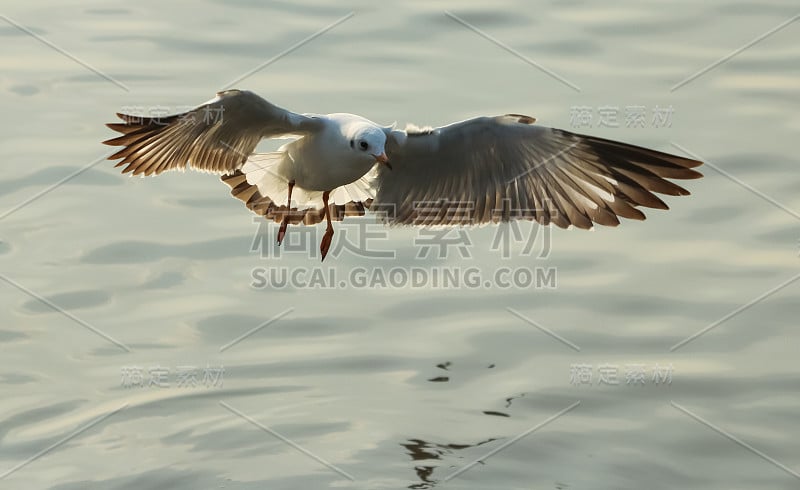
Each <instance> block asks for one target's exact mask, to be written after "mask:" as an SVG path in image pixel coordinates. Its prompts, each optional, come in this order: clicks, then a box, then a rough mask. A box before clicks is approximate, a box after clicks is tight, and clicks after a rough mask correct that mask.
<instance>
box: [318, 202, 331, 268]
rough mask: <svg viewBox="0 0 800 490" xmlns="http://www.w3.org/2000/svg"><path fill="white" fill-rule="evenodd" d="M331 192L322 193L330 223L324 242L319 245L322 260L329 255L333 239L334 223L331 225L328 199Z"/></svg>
mask: <svg viewBox="0 0 800 490" xmlns="http://www.w3.org/2000/svg"><path fill="white" fill-rule="evenodd" d="M330 194H331V193H330V191H325V192H323V193H322V202H323V204H324V206H325V219H326V220H327V222H328V228H327V229H326V230H325V235H323V237H322V242H321V243H320V244H319V251H320V253H321V254H322V260H325V256H326V255H328V249H329V248H331V240H332V239H333V223H331V208H330V207H329V206H328V198H329V197H330Z"/></svg>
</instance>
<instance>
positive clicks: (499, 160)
mask: <svg viewBox="0 0 800 490" xmlns="http://www.w3.org/2000/svg"><path fill="white" fill-rule="evenodd" d="M117 116H118V117H119V118H120V119H121V120H122V121H123V122H122V123H109V124H107V126H108V127H109V128H111V129H113V130H114V131H117V132H119V133H121V134H122V135H121V136H118V137H115V138H112V139H109V140H107V141H104V142H103V143H105V144H107V145H112V146H122V147H123V148H122V149H121V150H119V151H117V152H116V153H114V154H113V155H111V156H109V157H108V159H109V160H119V159H122V160H121V161H119V162H118V163H117V164H116V167H120V166H124V168H123V169H122V173H123V174H124V173H130V174H132V175H140V176H149V175H158V174H160V173H162V172H166V171H170V170H181V171H182V170H185V169H187V168H189V169H193V170H199V171H202V172H207V173H213V174H217V175H220V176H221V179H222V181H223V182H225V183H226V184H227V185H229V186H230V187H231V189H232V190H231V194H232V195H233V196H234V197H236V198H238V199H240V200H241V201H243V202H244V203H245V204H246V206H247V207H248V208H249V209H250V210H252V211H253V212H255V213H256V214H258V215H260V216H263V217H265V218H266V219H269V220H273V221H275V222H276V223H280V227H279V229H278V235H277V242H278V244H280V243H281V242H283V240H284V237H285V236H286V231H287V227H288V225H289V224H290V223H291V224H305V225H315V224H317V223H319V222H321V221H322V220H323V219H324V220H325V221H326V223H327V228H326V231H325V234H324V236H323V238H322V241H321V243H320V253H321V257H322V260H324V259H325V257H326V256H327V254H328V250H329V248H330V245H331V240H332V238H333V233H334V231H333V230H334V229H333V224H332V221H340V220H342V219H344V218H345V217H347V216H363V215H364V214H365V212H366V210H370V211H376V212H378V213H380V215H381V216H383V220H384V222H386V223H389V224H396V225H417V226H466V225H478V224H482V223H497V222H502V221H508V220H513V219H523V220H535V221H536V222H538V223H540V224H542V225H549V224H554V225H556V226H558V227H561V228H567V227H570V226H573V227H575V228H580V229H590V228H592V227H593V225H594V224H595V223H597V224H599V225H604V226H616V225H618V224H619V222H620V221H619V218H620V217H622V218H628V219H634V220H643V219H645V215H644V213H643V212H642V211H641V210H640V209H639V207H647V208H656V209H669V208H668V207H667V205H666V203H664V201H662V200H661V199H659V197H657V196H656V193H658V194H666V195H672V196H683V195H688V194H689V192H688V191H687V190H686V189H684V188H683V187H680V186H678V185H676V184H674V183H673V182H671V181H670V180H668V179H696V178H700V177H702V174H701V173H699V172H698V171H696V170H694V168H695V167H698V166H700V165H702V162H700V161H697V160H692V159H688V158H683V157H680V156H676V155H671V154H668V153H663V152H660V151H656V150H650V149H647V148H642V147H640V146H634V145H630V144H626V143H621V142H618V141H612V140H608V139H603V138H598V137H595V136H588V135H581V134H575V133H571V132H568V131H565V130H562V129H556V128H548V127H545V126H540V125H537V124H535V122H536V120H535V119H534V118H533V117H530V116H524V115H520V114H505V115H501V116H494V117H476V118H472V119H467V120H464V121H460V122H456V123H453V124H449V125H447V126H442V127H438V128H433V127H418V126H414V125H408V126H407V127H406V129H404V130H400V129H397V128H396V125H395V124H392V125H390V126H381V125H379V124H376V123H374V122H372V121H370V120H368V119H365V118H363V117H361V116H358V115H355V114H346V113H337V114H327V115H321V114H298V113H294V112H291V111H288V110H286V109H282V108H280V107H278V106H276V105H273V104H272V103H270V102H268V101H267V100H265V99H263V98H262V97H260V96H258V95H257V94H255V93H253V92H251V91H247V90H237V89H233V90H225V91H223V92H219V93H217V94H216V97H214V98H213V99H211V100H209V101H208V102H206V103H204V104H201V105H199V106H197V107H196V108H194V109H192V110H190V111H187V112H184V113H181V114H174V115H170V116H164V117H143V116H136V115H129V114H119V113H118V114H117ZM264 138H285V139H289V140H290V141H289V142H288V143H286V144H284V145H283V146H281V147H280V148H279V149H278V150H277V151H274V152H269V153H255V150H256V146H257V145H258V143H259V142H260V141H261V140H262V139H264Z"/></svg>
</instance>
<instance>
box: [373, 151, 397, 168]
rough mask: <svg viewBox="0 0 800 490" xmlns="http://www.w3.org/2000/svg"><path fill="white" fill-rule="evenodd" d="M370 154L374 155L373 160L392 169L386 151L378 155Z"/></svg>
mask: <svg viewBox="0 0 800 490" xmlns="http://www.w3.org/2000/svg"><path fill="white" fill-rule="evenodd" d="M372 156H374V157H375V161H377V162H380V163H382V164H384V165H386V166H387V167H389V170H392V164H391V163H389V157H387V156H386V152H383V153H381V154H380V155H372Z"/></svg>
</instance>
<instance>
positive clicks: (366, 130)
mask: <svg viewBox="0 0 800 490" xmlns="http://www.w3.org/2000/svg"><path fill="white" fill-rule="evenodd" d="M349 144H350V149H351V151H353V152H354V153H355V154H356V155H357V158H359V159H365V160H369V161H370V162H380V163H382V164H384V165H386V166H387V167H389V168H392V166H391V165H390V164H389V157H387V156H386V133H384V131H383V128H381V127H379V126H374V125H372V124H365V125H359V126H357V127H356V128H354V131H353V132H352V133H351V135H350V141H349Z"/></svg>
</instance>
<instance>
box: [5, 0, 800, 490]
mask: <svg viewBox="0 0 800 490" xmlns="http://www.w3.org/2000/svg"><path fill="white" fill-rule="evenodd" d="M445 11H448V12H451V13H452V14H453V16H455V17H452V16H448V15H446V14H445ZM351 12H353V13H354V15H352V16H350V17H346V16H347V15H348V14H349V13H351ZM798 13H800V9H799V8H798V5H797V3H796V2H793V1H781V0H769V1H766V2H754V1H753V2H749V3H748V2H722V1H716V2H703V5H700V4H699V3H698V2H650V3H648V4H641V3H639V2H633V1H632V0H621V1H613V2H603V3H602V5H601V4H600V3H596V2H594V3H593V2H588V1H580V0H573V1H569V2H556V1H552V2H529V3H524V2H521V1H520V2H513V1H507V2H501V3H496V4H495V6H493V7H488V6H486V7H478V6H476V5H475V4H471V3H468V2H464V3H456V2H442V3H428V2H414V3H408V4H403V5H389V4H386V5H375V4H373V3H370V2H355V3H352V4H348V5H344V4H339V5H333V4H327V3H324V2H304V3H303V4H302V5H301V4H296V3H294V2H273V3H266V2H265V3H263V4H262V2H255V1H247V0H240V1H236V2H221V1H220V2H195V3H189V2H180V3H179V2H149V1H146V2H139V3H131V2H124V3H123V2H118V3H116V4H111V3H109V2H99V1H96V2H94V5H90V2H82V3H81V4H80V6H79V5H78V4H75V5H68V4H67V3H62V2H38V3H37V2H24V3H23V2H19V3H13V4H12V3H11V2H6V3H5V4H4V5H3V7H2V9H0V14H2V15H3V16H4V17H2V18H0V39H1V40H2V44H3V46H4V48H3V50H2V53H0V65H1V66H2V67H3V70H2V72H0V92H2V99H3V104H2V107H3V110H2V117H0V129H1V130H2V134H3V138H2V139H0V152H2V155H3V169H4V171H3V173H2V176H0V222H1V223H2V224H1V225H0V226H2V227H1V228H0V274H2V275H1V276H0V279H2V281H0V282H1V283H0V291H2V295H0V302H1V303H2V322H0V349H2V350H1V351H0V352H2V357H1V359H2V362H1V363H0V393H2V398H0V399H1V400H2V402H1V403H0V476H1V478H0V487H2V488H13V489H22V488H24V489H58V490H67V489H136V490H142V489H150V488H153V489H161V488H169V489H220V488H225V489H250V488H270V489H273V488H274V489H295V488H296V489H310V488H344V489H346V488H354V489H383V488H387V489H389V488H442V489H445V488H464V489H487V488H497V489H531V488H537V489H540V488H541V489H548V488H549V489H554V488H559V489H583V488H585V489H629V488H630V489H638V488H649V489H661V488H663V489H674V488H704V489H726V490H727V489H749V488H759V489H764V488H797V487H798V486H800V476H798V473H797V472H800V458H798V455H799V454H800V442H798V441H800V437H798V436H800V423H798V413H800V396H798V389H800V381H798V376H797V371H798V368H797V362H796V352H797V345H798V342H800V338H798V331H797V328H796V326H797V324H796V318H797V315H798V312H800V307H799V306H798V301H797V299H798V297H800V289H798V288H800V285H798V283H797V282H789V281H791V280H792V279H796V278H797V274H798V272H800V264H798V254H799V253H800V227H798V222H797V220H798V219H800V215H798V211H800V197H798V193H797V189H798V186H800V177H799V176H798V172H797V167H798V163H799V162H800V160H799V159H798V156H797V148H796V145H797V141H798V137H800V103H798V101H800V43H799V42H798V39H800V21H798V22H790V23H789V24H787V25H783V26H782V27H781V28H780V29H778V30H777V31H775V32H772V33H770V31H772V30H773V29H775V28H776V27H779V26H781V25H782V24H784V23H786V22H789V21H790V20H791V19H793V16H795V15H797V14H798ZM459 19H460V20H462V21H464V22H466V23H468V24H469V25H471V26H474V27H475V28H476V29H478V30H480V33H479V32H475V31H474V30H472V29H470V28H469V27H468V26H465V25H464V24H463V23H460V22H459ZM794 19H795V20H797V19H796V18H794ZM339 20H341V22H340V23H339V24H338V25H336V26H334V27H332V28H331V29H329V30H328V31H327V32H325V33H324V34H321V35H320V36H318V37H316V38H314V39H311V40H308V42H306V43H305V44H303V45H301V46H296V45H297V43H299V42H301V41H303V40H304V39H306V38H307V37H309V36H311V35H313V34H315V33H317V32H319V31H320V30H322V29H324V28H326V27H330V26H331V25H332V24H333V23H335V22H337V21H339ZM13 23H17V24H19V25H20V26H22V27H24V28H25V29H28V30H29V31H30V32H24V31H23V30H22V29H20V28H18V27H16V26H15V25H13ZM481 33H484V34H486V35H488V36H491V37H493V38H494V39H496V40H497V41H498V42H499V43H501V44H502V46H498V45H497V44H495V43H493V42H492V41H491V40H490V39H487V38H486V37H484V36H482V35H481ZM768 33H770V34H768ZM766 34H768V35H767V36H766V37H765V38H763V39H762V40H760V41H759V42H757V43H755V44H753V45H749V44H751V41H753V40H755V39H756V38H759V37H760V36H762V35H766ZM37 36H38V37H37ZM43 40H44V41H46V42H47V43H50V45H48V44H46V43H45V42H44V41H43ZM748 45H749V46H748ZM745 46H747V47H745ZM292 47H295V48H296V49H294V50H291V49H290V48H292ZM743 47H745V49H743V50H740V48H743ZM506 48H508V49H506ZM287 51H288V52H287ZM731 54H733V56H732V57H729V58H728V59H725V60H724V62H722V63H721V64H718V65H713V66H710V65H712V64H713V63H714V62H716V61H718V60H721V59H723V57H728V55H731ZM276 57H277V58H276ZM709 66H710V69H708V70H707V71H705V72H703V73H702V74H700V75H699V76H697V77H694V78H691V79H690V80H688V81H686V80H687V79H689V78H690V77H692V76H693V75H694V74H696V73H698V72H700V71H701V70H703V69H704V68H706V67H709ZM258 68H260V69H258ZM540 68H541V69H540ZM254 70H255V71H254ZM544 70H547V71H549V72H551V73H552V75H553V76H551V75H550V74H548V73H547V72H546V71H544ZM95 71H97V72H99V73H96V72H95ZM250 72H252V73H251V74H250V75H249V76H246V77H244V78H243V79H242V80H239V81H237V82H236V84H235V86H236V87H238V88H247V89H251V90H254V91H256V92H258V93H259V94H261V95H263V96H264V97H266V98H267V99H269V100H271V101H272V102H274V103H276V104H279V105H281V106H284V107H288V108H290V109H293V110H296V111H299V112H318V113H327V112H342V111H343V112H353V113H357V114H362V115H364V116H366V117H368V118H370V119H373V120H375V121H378V122H381V123H386V124H389V123H391V122H393V121H397V122H398V123H399V124H401V125H404V124H405V123H406V122H414V123H417V124H431V125H440V124H445V123H448V122H451V121H455V120H459V119H463V118H467V117H472V116H476V115H482V114H503V113H507V112H514V113H522V114H530V115H532V116H535V117H537V118H538V121H539V123H540V124H543V125H546V126H555V127H561V128H564V129H568V130H569V129H572V130H574V131H579V132H584V133H591V134H595V135H599V136H603V137H607V138H613V139H618V140H623V141H627V142H631V143H635V144H640V145H644V146H649V147H652V148H656V149H660V150H663V151H669V152H673V153H677V154H684V153H683V150H682V149H685V150H686V151H689V152H691V153H692V154H693V155H695V156H696V157H698V158H701V159H703V160H705V161H707V162H709V165H706V166H704V167H703V168H702V169H701V170H702V171H703V173H704V174H705V178H703V179H701V180H696V181H690V182H686V183H684V184H685V186H686V187H687V189H689V190H690V191H691V192H692V196H690V197H680V198H677V197H670V198H668V199H667V202H668V204H669V205H670V207H671V208H672V209H671V210H670V211H668V212H664V211H657V210H650V211H648V212H647V214H648V219H647V221H644V222H633V221H626V222H624V223H623V224H622V225H621V226H619V227H618V228H597V229H595V230H594V231H592V232H584V231H580V230H558V229H556V230H552V231H551V232H547V233H546V232H545V231H543V229H541V228H539V227H535V226H532V225H531V224H530V223H524V224H521V225H520V226H519V228H514V229H511V228H503V227H498V226H494V225H492V226H486V227H481V228H478V229H474V230H470V231H468V232H467V234H466V235H463V236H462V235H458V234H457V233H456V234H452V235H448V236H447V237H444V238H443V237H441V236H440V237H438V238H435V237H434V239H433V240H434V242H435V243H436V244H437V245H436V246H433V247H430V246H427V248H426V245H425V243H428V244H430V243H433V242H431V240H432V239H431V238H430V237H427V236H425V235H423V234H422V233H423V232H419V231H418V230H413V229H403V228H391V229H387V230H384V229H383V228H376V227H375V226H374V225H369V223H367V225H369V226H370V227H369V230H370V231H371V232H373V233H375V234H377V238H375V239H373V240H372V241H370V242H369V243H370V245H369V247H367V248H368V249H369V250H368V251H371V252H374V251H376V250H377V251H383V252H389V254H390V255H391V254H392V253H393V254H394V255H393V256H390V257H388V258H375V257H371V256H365V255H367V254H366V253H364V252H361V253H358V252H353V251H348V250H343V251H341V252H339V253H337V254H336V256H335V257H333V258H332V259H331V258H329V259H328V260H326V261H325V262H324V263H323V264H322V265H320V263H319V259H318V257H317V256H316V254H315V251H316V247H317V243H318V240H319V238H320V237H321V230H316V229H311V233H310V234H307V233H305V232H303V231H301V230H300V228H299V227H293V228H290V230H289V236H290V237H293V238H292V239H293V240H296V243H294V245H293V247H294V248H293V249H291V250H282V251H280V252H281V256H280V257H275V256H273V254H274V253H275V250H274V249H273V247H272V245H271V242H272V239H273V237H274V233H275V232H276V227H275V226H274V225H269V226H268V227H266V228H264V227H262V228H261V229H260V228H259V223H258V222H257V221H254V219H253V218H252V217H251V214H250V213H249V212H248V211H247V210H246V209H245V208H244V207H243V206H242V205H241V204H240V203H239V202H237V201H235V200H234V199H231V198H230V197H229V196H228V195H227V192H228V189H227V187H226V186H224V185H222V184H221V183H220V182H219V181H218V179H217V178H216V177H214V176H211V175H204V174H198V173H185V174H181V173H173V174H167V175H162V176H160V177H158V178H148V179H139V178H128V177H126V176H122V175H120V174H119V173H118V171H117V170H116V169H114V168H113V164H112V163H110V162H106V161H101V160H102V159H103V158H104V157H105V156H107V155H109V154H110V153H111V152H110V151H109V148H108V147H105V146H103V145H101V144H100V141H102V140H104V139H106V138H109V137H111V135H112V134H111V131H109V130H108V129H107V128H105V127H104V126H103V123H105V122H111V121H112V120H113V119H114V112H117V111H120V110H123V109H130V108H134V109H135V108H139V109H143V110H148V109H152V108H160V109H159V110H168V111H172V110H180V109H182V108H185V107H186V106H190V105H195V104H198V103H200V102H202V101H204V100H207V99H209V98H211V97H212V96H213V94H214V92H215V91H217V90H219V89H221V88H223V87H226V86H227V84H228V83H229V82H231V81H233V80H236V79H238V78H240V77H243V76H244V75H246V74H248V73H250ZM682 81H686V83H683V84H681V85H680V86H677V87H676V85H678V84H680V83H681V82H682ZM606 106H610V107H612V108H613V107H616V108H617V109H618V111H617V113H618V127H608V126H607V125H600V123H599V117H600V116H599V114H600V112H601V108H603V107H606ZM637 106H638V107H643V108H644V110H645V113H646V119H645V120H644V121H643V123H644V124H642V125H643V126H644V127H637V125H636V124H632V125H631V127H627V126H626V124H625V121H626V117H627V114H628V113H629V112H630V113H635V112H636V111H640V110H641V109H636V107H637ZM581 107H583V108H588V112H589V113H590V114H592V115H593V118H592V121H591V122H589V121H586V120H581V119H580V118H579V117H578V115H579V114H586V112H587V110H586V109H580V108H581ZM659 111H660V112H659ZM654 113H659V114H667V115H668V116H669V117H668V118H667V120H662V119H654ZM606 122H607V121H606ZM581 123H584V124H583V127H576V126H581ZM587 123H588V124H587ZM675 145H677V146H675ZM90 164H93V165H91V166H90ZM711 165H713V167H712V166H711ZM87 167H88V168H87ZM79 171H80V173H78V174H77V175H73V174H75V173H76V172H79ZM70 176H72V177H71V178H68V177H70ZM65 179H66V180H65ZM62 181H64V182H62ZM59 183H60V184H59ZM57 184H59V185H57ZM359 223H361V222H360V221H359V220H353V221H351V222H349V223H348V222H345V223H343V224H339V225H338V226H337V235H336V238H335V243H338V242H337V241H336V240H341V239H342V238H343V237H344V236H348V237H349V239H350V240H351V241H353V242H355V243H357V242H358V240H356V239H355V238H356V236H357V235H358V233H360V232H361V231H363V230H364V229H366V228H364V229H362V228H359V226H361V225H360V224H359ZM365 226H366V225H365ZM342 230H346V231H342ZM381 230H384V231H381ZM503 233H510V235H503ZM514 233H519V235H514ZM498 236H499V237H500V238H502V237H506V239H507V238H508V237H509V236H512V237H517V238H520V237H522V238H521V239H519V240H511V241H510V242H508V241H507V242H504V243H505V245H506V246H507V249H503V247H500V248H499V249H498V247H494V249H493V247H492V244H493V243H499V242H498V240H499V238H498ZM264 237H266V239H265V241H261V239H262V238H264ZM449 239H452V240H460V241H461V243H462V245H463V246H462V247H461V248H459V247H457V246H453V247H451V246H447V247H444V246H443V248H444V249H445V250H444V252H445V253H444V254H443V255H442V256H441V257H440V256H439V253H438V252H439V250H438V246H440V245H441V244H443V243H450V242H447V240H449ZM425 240H427V241H425ZM464 240H468V243H466V242H464ZM465 243H466V244H465ZM254 244H255V245H256V247H255V248H256V250H255V251H254V250H253V248H254ZM259 244H260V245H262V247H261V250H258V246H259ZM527 245H531V246H527ZM335 246H336V245H335ZM505 252H508V253H505ZM426 254H427V255H426ZM420 255H425V256H424V257H420ZM413 268H416V269H417V270H418V271H421V272H420V273H424V272H425V271H434V270H439V271H443V273H445V272H449V273H454V271H455V273H464V272H465V271H466V270H467V269H470V270H473V271H478V272H479V273H480V274H482V276H481V277H488V278H489V279H487V280H488V281H489V283H490V284H489V285H490V286H492V287H485V286H486V285H485V284H481V283H482V282H484V281H483V279H481V280H479V281H478V284H477V285H476V284H475V283H474V281H473V282H468V283H465V282H464V281H462V282H461V283H460V284H458V285H457V287H456V285H454V284H448V285H447V287H442V286H441V284H440V285H438V286H436V285H434V284H433V283H432V282H431V281H432V279H430V276H429V278H428V279H429V280H428V282H427V283H424V284H422V285H420V284H416V285H408V286H409V287H393V286H392V285H391V284H389V285H388V286H387V287H384V288H372V287H367V286H368V285H371V284H369V283H373V282H376V281H378V282H379V280H378V279H375V277H374V276H372V278H371V279H368V280H361V279H364V277H354V275H357V274H358V273H361V272H364V274H365V275H368V274H375V271H376V270H377V271H379V272H378V273H380V272H388V271H390V270H401V271H410V270H412V269H413ZM275 270H283V271H284V272H286V271H294V270H299V271H303V272H307V273H308V274H313V273H317V272H314V271H321V272H319V273H321V274H324V277H326V278H329V277H332V276H330V274H335V281H334V283H333V284H330V283H329V284H327V285H332V286H338V285H339V284H338V283H340V282H342V281H344V282H345V286H346V287H345V288H340V287H332V288H328V289H324V288H316V289H313V288H310V287H305V286H309V284H287V285H285V286H284V287H281V285H280V284H278V285H275V284H273V285H271V286H270V287H259V285H260V284H259V281H257V280H255V279H254V278H253V273H254V271H256V273H258V272H259V271H261V272H268V271H275ZM499 270H507V271H518V270H522V271H529V272H533V273H535V271H539V272H540V273H541V275H540V277H539V279H542V280H541V281H540V282H539V283H537V282H536V281H534V282H533V283H532V284H517V285H513V284H512V285H511V287H508V288H501V287H499V284H497V283H493V282H492V280H493V275H494V274H495V273H496V271H499ZM354 271H355V272H354ZM396 279H397V278H396ZM400 279H402V278H400ZM400 279H398V281H400ZM473 279H474V278H473ZM554 280H555V282H553V281H554ZM400 282H402V281H400ZM787 282H788V283H787ZM799 282H800V281H799ZM404 285H405V284H399V286H404ZM362 286H363V287H362ZM776 288H778V289H777V290H776ZM770 292H771V293H772V294H769V295H767V296H766V297H763V296H764V295H765V294H767V293H770ZM751 303H752V304H751ZM745 305H750V306H749V307H747V308H744V309H743V307H744V306H745ZM276 317H278V318H276ZM270 319H273V321H272V322H271V323H269V324H268V325H266V326H263V324H264V323H265V322H267V321H269V320H270ZM259 326H263V327H262V328H257V327H259ZM708 327H711V328H708ZM707 328H708V330H706V331H705V332H704V333H703V334H702V335H699V336H696V337H692V336H694V335H695V334H697V333H698V332H701V331H703V330H704V329H707ZM254 329H255V330H254ZM248 333H249V335H246V334H248ZM243 336H244V337H243ZM242 337H243V338H242ZM690 338H691V340H689V341H688V342H685V341H686V340H687V339H690ZM237 339H238V341H237ZM675 346H677V348H675V349H672V348H673V347H675ZM671 349H672V350H671ZM615 370H616V373H617V382H618V384H616V385H614V384H611V382H613V380H610V379H605V380H600V378H599V377H600V376H601V372H603V373H605V372H607V371H611V372H614V371H615ZM579 371H582V372H583V373H584V374H586V373H587V371H588V373H590V374H591V380H589V379H587V378H584V377H581V376H580V374H581V373H580V372H579ZM654 372H655V374H656V376H655V378H654V377H653V375H654ZM137 373H138V374H137ZM158 373H161V374H162V375H163V378H159V377H158ZM637 373H638V374H641V375H642V376H644V377H643V378H638V377H636V375H637ZM139 374H141V375H142V376H143V380H138V379H137V378H136V376H137V375H139ZM659 374H660V375H661V376H658V375H659ZM191 375H194V376H195V378H194V382H192V381H191ZM186 376H189V377H186ZM628 376H630V377H629V378H628ZM139 381H141V384H142V385H143V386H142V385H139V384H138V382H139ZM589 381H590V382H591V384H589ZM479 460H480V461H482V462H478V463H476V461H479Z"/></svg>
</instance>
